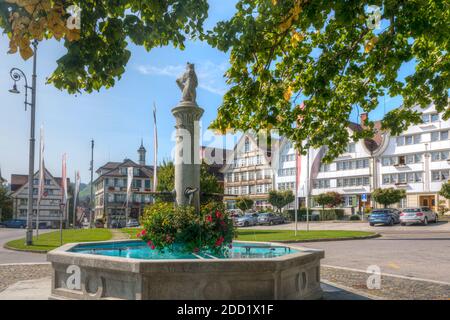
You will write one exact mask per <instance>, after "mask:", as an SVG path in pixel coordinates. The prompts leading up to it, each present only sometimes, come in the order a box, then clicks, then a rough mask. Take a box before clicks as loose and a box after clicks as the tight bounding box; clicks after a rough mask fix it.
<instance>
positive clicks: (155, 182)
mask: <svg viewBox="0 0 450 320" xmlns="http://www.w3.org/2000/svg"><path fill="white" fill-rule="evenodd" d="M153 123H154V132H153V148H154V150H153V191H154V192H156V187H157V186H158V128H157V126H156V104H155V103H153Z"/></svg>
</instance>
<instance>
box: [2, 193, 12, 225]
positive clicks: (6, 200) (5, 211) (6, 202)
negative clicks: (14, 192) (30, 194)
mask: <svg viewBox="0 0 450 320" xmlns="http://www.w3.org/2000/svg"><path fill="white" fill-rule="evenodd" d="M0 211H1V216H0V220H1V221H5V220H9V219H11V218H12V213H13V202H12V199H11V197H10V196H9V195H8V189H6V188H5V186H3V185H0Z"/></svg>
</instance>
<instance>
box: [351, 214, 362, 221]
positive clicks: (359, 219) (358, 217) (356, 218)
mask: <svg viewBox="0 0 450 320" xmlns="http://www.w3.org/2000/svg"><path fill="white" fill-rule="evenodd" d="M350 221H361V217H360V216H358V215H357V214H354V215H352V216H350Z"/></svg>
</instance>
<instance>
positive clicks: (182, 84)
mask: <svg viewBox="0 0 450 320" xmlns="http://www.w3.org/2000/svg"><path fill="white" fill-rule="evenodd" d="M177 85H178V87H179V88H180V90H181V92H182V97H181V102H180V106H181V105H189V106H192V105H194V106H197V101H196V100H197V87H198V78H197V74H196V73H195V65H194V64H192V63H189V62H188V63H187V66H186V71H185V73H184V74H183V75H182V76H181V77H179V78H178V79H177Z"/></svg>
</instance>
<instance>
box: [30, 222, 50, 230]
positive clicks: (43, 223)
mask: <svg viewBox="0 0 450 320" xmlns="http://www.w3.org/2000/svg"><path fill="white" fill-rule="evenodd" d="M33 229H36V222H33ZM39 229H50V226H49V225H48V223H47V222H39Z"/></svg>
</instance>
